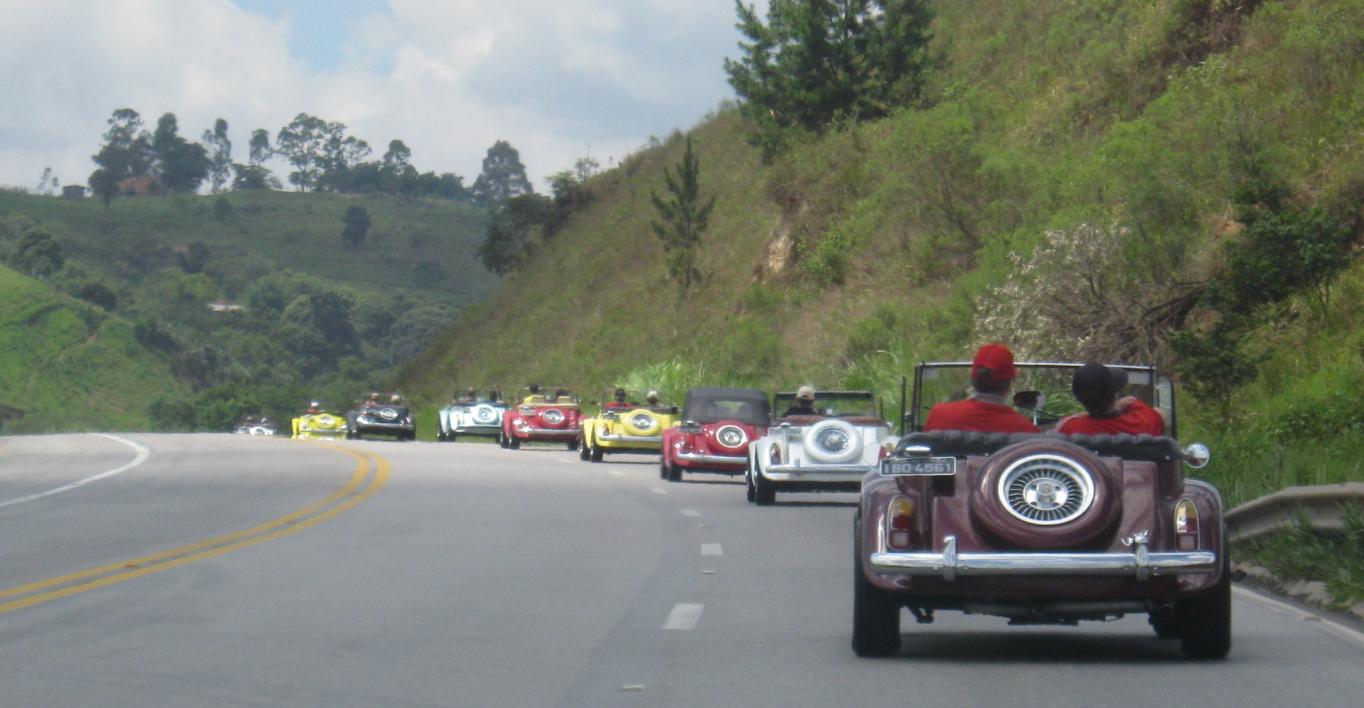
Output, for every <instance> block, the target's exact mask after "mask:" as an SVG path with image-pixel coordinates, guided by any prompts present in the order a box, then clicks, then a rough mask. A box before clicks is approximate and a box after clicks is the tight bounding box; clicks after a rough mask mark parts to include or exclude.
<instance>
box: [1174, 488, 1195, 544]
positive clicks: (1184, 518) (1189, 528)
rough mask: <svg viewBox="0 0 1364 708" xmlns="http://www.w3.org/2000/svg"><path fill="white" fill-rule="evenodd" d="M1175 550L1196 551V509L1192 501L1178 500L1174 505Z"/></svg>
mask: <svg viewBox="0 0 1364 708" xmlns="http://www.w3.org/2000/svg"><path fill="white" fill-rule="evenodd" d="M1175 548H1178V549H1179V550H1181V551H1196V550H1198V507H1197V506H1195V505H1194V503H1193V500H1192V499H1187V498H1186V499H1180V500H1179V503H1178V504H1175Z"/></svg>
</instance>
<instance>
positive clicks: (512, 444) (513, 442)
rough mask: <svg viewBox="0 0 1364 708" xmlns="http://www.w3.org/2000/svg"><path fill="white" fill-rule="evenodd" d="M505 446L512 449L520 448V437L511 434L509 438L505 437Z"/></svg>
mask: <svg viewBox="0 0 1364 708" xmlns="http://www.w3.org/2000/svg"><path fill="white" fill-rule="evenodd" d="M507 447H508V448H510V449H512V450H520V449H521V438H518V437H516V436H515V435H513V436H511V437H510V438H507Z"/></svg>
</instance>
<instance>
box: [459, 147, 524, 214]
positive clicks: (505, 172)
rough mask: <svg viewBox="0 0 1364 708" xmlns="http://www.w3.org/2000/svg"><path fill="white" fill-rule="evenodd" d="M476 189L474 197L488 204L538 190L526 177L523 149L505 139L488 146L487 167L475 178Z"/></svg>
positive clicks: (484, 166)
mask: <svg viewBox="0 0 1364 708" xmlns="http://www.w3.org/2000/svg"><path fill="white" fill-rule="evenodd" d="M472 191H473V194H474V199H476V200H478V201H479V202H480V203H482V204H486V205H488V206H500V205H502V204H506V203H507V201H508V200H510V199H511V198H512V197H519V196H521V195H525V194H533V193H534V192H535V190H534V189H533V188H531V184H530V180H529V179H528V178H527V177H526V166H525V165H523V164H521V155H520V153H518V152H517V151H516V148H514V147H512V146H511V143H508V142H507V141H505V140H499V141H497V142H495V143H493V146H492V147H490V148H488V153H487V154H486V155H485V156H484V157H483V171H482V172H481V173H480V174H479V175H478V179H476V180H474V186H473V190H472Z"/></svg>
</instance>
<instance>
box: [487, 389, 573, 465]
mask: <svg viewBox="0 0 1364 708" xmlns="http://www.w3.org/2000/svg"><path fill="white" fill-rule="evenodd" d="M581 417H582V411H581V410H579V408H578V398H577V396H574V395H573V394H572V393H571V392H569V391H568V390H567V389H564V388H555V387H549V386H545V387H538V388H536V389H527V393H526V396H525V398H523V399H522V400H521V403H520V404H518V405H516V406H513V407H512V408H510V409H508V410H507V411H506V412H505V413H503V414H502V438H501V440H502V446H503V447H506V448H511V449H512V450H516V449H518V448H520V447H521V443H523V442H562V443H564V444H565V445H566V446H567V447H568V449H569V450H577V449H578V436H579V432H580V431H579V419H580V418H581Z"/></svg>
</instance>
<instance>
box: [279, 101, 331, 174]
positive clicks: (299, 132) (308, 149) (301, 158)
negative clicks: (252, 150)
mask: <svg viewBox="0 0 1364 708" xmlns="http://www.w3.org/2000/svg"><path fill="white" fill-rule="evenodd" d="M326 129H327V123H326V121H324V120H322V119H321V118H316V117H314V116H310V115H308V114H307V113H300V114H298V115H297V116H295V117H294V120H293V121H292V122H290V123H289V124H288V125H286V126H284V127H283V128H280V129H279V134H278V135H276V136H275V151H276V152H278V153H279V154H281V155H284V158H285V159H286V160H288V161H289V164H291V165H293V166H294V171H293V172H290V173H289V182H290V183H291V184H293V185H294V186H296V187H298V191H300V192H306V191H308V190H310V189H312V188H313V187H314V186H315V185H316V184H317V178H318V175H320V174H321V172H322V163H323V160H324V157H323V148H324V147H325V145H326V142H327V135H326Z"/></svg>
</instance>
